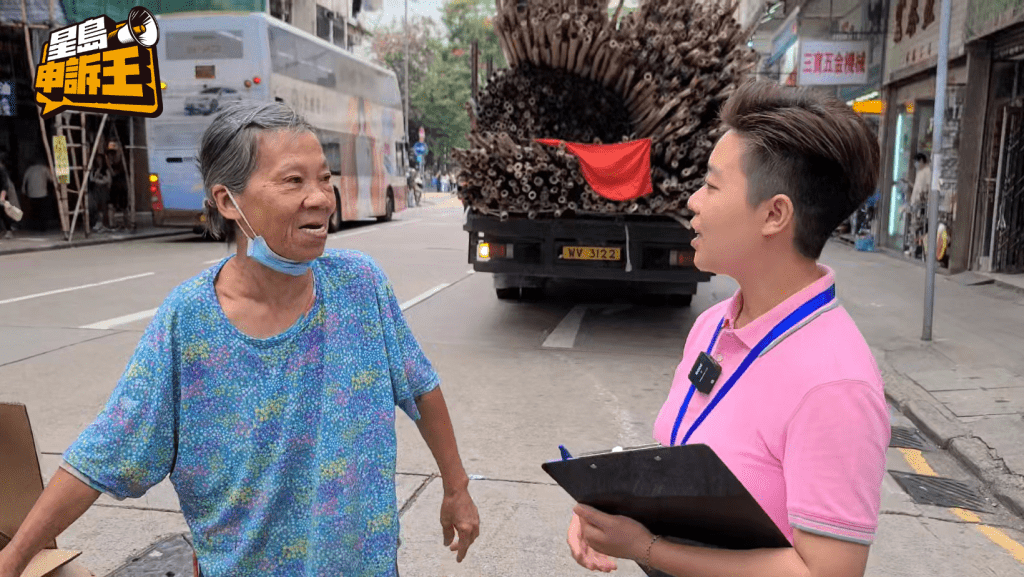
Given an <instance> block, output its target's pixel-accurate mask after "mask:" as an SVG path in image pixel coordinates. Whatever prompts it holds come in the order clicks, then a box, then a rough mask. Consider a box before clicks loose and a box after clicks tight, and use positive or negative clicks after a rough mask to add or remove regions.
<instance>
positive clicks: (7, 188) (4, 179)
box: [0, 151, 21, 240]
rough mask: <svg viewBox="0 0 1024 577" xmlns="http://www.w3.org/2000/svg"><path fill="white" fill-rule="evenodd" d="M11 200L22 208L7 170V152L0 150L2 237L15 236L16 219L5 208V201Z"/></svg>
mask: <svg viewBox="0 0 1024 577" xmlns="http://www.w3.org/2000/svg"><path fill="white" fill-rule="evenodd" d="M5 202H9V203H10V204H11V205H12V206H14V207H15V208H21V203H19V202H18V191H17V190H15V189H14V182H13V181H12V180H11V176H10V174H9V173H8V172H7V153H6V152H2V151H0V238H3V239H5V240H10V239H12V238H14V232H13V230H14V219H13V218H11V217H10V216H9V215H8V214H7V212H6V211H5V210H4V203H5Z"/></svg>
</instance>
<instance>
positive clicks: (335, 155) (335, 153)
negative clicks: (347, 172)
mask: <svg viewBox="0 0 1024 577" xmlns="http://www.w3.org/2000/svg"><path fill="white" fill-rule="evenodd" d="M322 146H323V148H324V156H326V157H327V166H328V168H330V169H331V174H334V175H339V174H341V144H340V143H338V142H330V141H327V142H323V143H322Z"/></svg>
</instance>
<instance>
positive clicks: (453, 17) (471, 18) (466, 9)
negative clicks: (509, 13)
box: [441, 0, 508, 86]
mask: <svg viewBox="0 0 1024 577" xmlns="http://www.w3.org/2000/svg"><path fill="white" fill-rule="evenodd" d="M497 15H498V13H497V8H496V7H495V5H494V0H447V2H445V4H444V7H443V9H442V16H441V22H442V23H444V26H445V28H447V29H448V44H449V48H451V50H453V51H455V52H456V53H463V52H464V53H465V55H466V57H467V58H469V57H470V54H471V47H472V45H473V41H474V40H475V41H476V42H477V47H478V48H479V50H480V75H481V76H480V79H481V80H480V86H483V85H484V82H485V81H486V78H485V76H484V75H485V74H486V63H487V59H488V58H492V59H493V60H494V68H495V69H498V68H505V67H506V66H508V63H507V62H505V55H504V54H503V53H502V51H501V44H500V43H499V42H498V34H497V33H496V32H495V30H494V20H495V18H496V17H497ZM468 62H469V61H468V60H467V63H468ZM469 65H470V66H471V64H469Z"/></svg>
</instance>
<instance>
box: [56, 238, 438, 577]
mask: <svg viewBox="0 0 1024 577" xmlns="http://www.w3.org/2000/svg"><path fill="white" fill-rule="evenodd" d="M229 258H230V257H229ZM227 260H228V259H227V258H225V259H224V260H223V261H221V262H220V263H219V264H217V265H216V266H214V267H212V268H210V269H209V270H207V271H205V272H203V273H201V274H199V275H198V276H196V277H195V278H193V279H191V280H189V281H187V282H185V283H183V284H182V285H181V286H179V287H178V288H176V289H175V290H174V292H172V293H171V295H170V296H169V297H168V298H167V300H166V301H165V302H164V303H163V305H162V306H161V307H160V309H159V310H158V311H157V313H156V316H155V318H154V319H153V321H152V322H151V323H150V325H149V326H148V328H147V329H146V331H145V334H144V335H143V337H142V339H141V341H140V342H139V345H138V347H137V348H136V350H135V353H134V356H133V357H132V359H131V361H130V362H129V363H128V367H127V369H126V370H125V373H124V375H123V376H122V378H121V380H120V382H119V383H118V385H117V387H116V389H115V390H114V392H113V394H112V395H111V397H110V400H109V401H108V403H107V405H106V407H105V408H104V410H103V412H102V413H101V414H100V415H99V417H98V418H97V419H96V421H95V422H94V423H92V424H91V425H90V426H89V427H88V428H86V430H85V431H84V432H83V433H82V434H81V436H80V437H79V438H78V440H77V441H75V443H74V444H72V446H71V447H70V448H68V450H67V451H66V452H65V454H64V460H65V464H66V465H68V466H70V468H71V469H74V470H73V471H72V472H73V473H76V474H78V475H79V476H81V477H82V478H84V480H85V481H86V482H88V483H89V484H90V485H91V486H92V487H93V488H94V489H96V490H98V491H101V492H104V493H108V494H110V495H112V496H113V497H115V498H118V499H124V498H128V497H140V496H142V495H143V494H144V493H145V492H146V491H147V490H148V489H149V488H150V487H152V486H153V485H155V484H157V483H159V482H160V481H161V480H163V478H164V477H166V476H168V475H170V479H171V482H172V483H173V485H174V488H175V490H176V491H177V493H178V498H179V501H180V503H181V508H182V512H183V513H184V516H185V520H186V521H187V522H188V525H189V527H190V528H191V530H192V534H193V539H194V542H195V548H196V553H197V556H198V558H199V561H200V565H201V567H202V571H203V574H204V575H205V577H226V576H232V577H243V576H249V575H254V576H255V575H259V576H261V577H263V576H267V575H274V576H275V577H283V576H290V575H296V576H298V575H303V576H314V575H317V576H319V575H344V576H345V577H391V576H393V575H394V574H395V571H396V564H395V559H396V556H397V540H398V514H397V507H396V495H395V457H396V439H395V426H394V425H395V406H399V407H401V408H402V410H403V411H405V413H406V414H407V415H409V417H410V418H412V419H416V420H418V419H419V411H418V410H417V408H416V403H415V397H417V396H420V395H423V394H425V393H427V392H429V391H431V390H433V389H434V388H435V387H437V386H438V384H439V378H438V375H437V373H436V372H435V371H434V369H433V367H432V366H431V364H430V362H429V361H428V360H427V358H426V357H425V356H424V354H423V352H422V350H421V349H420V346H419V344H418V343H417V342H416V339H415V338H414V337H413V335H412V333H411V332H410V330H409V327H408V325H407V324H406V323H405V320H404V318H403V317H402V312H401V308H400V307H399V304H398V302H397V300H396V298H395V294H394V291H393V289H392V286H391V284H390V282H389V281H388V279H387V277H386V276H385V274H384V272H383V271H381V269H380V268H379V267H378V266H377V265H376V264H375V263H374V262H373V260H371V259H370V258H369V257H368V256H366V255H364V254H361V253H358V252H355V251H334V250H329V251H326V252H325V254H324V256H322V257H321V258H319V259H317V260H316V261H315V263H314V265H313V273H314V279H315V287H316V288H315V290H316V300H315V303H314V305H313V307H312V309H311V310H310V311H309V313H308V314H306V315H305V316H303V317H302V318H301V319H299V321H298V322H297V323H296V324H295V325H294V326H292V327H291V328H290V329H288V330H287V331H285V332H284V333H282V334H280V335H278V336H275V337H272V338H269V339H255V338H251V337H249V336H246V335H245V334H243V333H242V332H240V331H239V330H238V329H237V328H236V327H235V326H234V325H232V324H231V322H230V321H229V320H228V319H227V317H226V316H225V315H224V312H223V309H221V307H220V304H219V301H218V299H217V295H216V293H215V291H214V280H215V279H216V277H217V274H218V273H219V272H220V269H221V268H222V267H223V266H224V264H225V263H226V262H227Z"/></svg>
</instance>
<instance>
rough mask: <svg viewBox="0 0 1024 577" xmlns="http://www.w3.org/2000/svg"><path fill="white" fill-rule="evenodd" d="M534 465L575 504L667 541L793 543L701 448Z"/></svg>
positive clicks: (745, 545)
mask: <svg viewBox="0 0 1024 577" xmlns="http://www.w3.org/2000/svg"><path fill="white" fill-rule="evenodd" d="M541 467H542V468H543V469H544V472H546V473H547V474H548V475H550V476H551V478H553V479H554V480H555V481H556V482H557V483H558V484H559V485H561V487H562V488H563V489H565V491H566V492H567V493H569V495H570V496H571V497H572V498H573V499H575V500H576V501H577V502H579V503H583V504H584V505H590V506H591V507H594V508H595V509H598V510H600V511H603V512H605V513H608V514H610V515H625V516H626V517H630V518H632V519H635V520H637V521H639V522H640V523H642V524H643V525H644V526H645V527H647V529H648V530H649V531H651V532H652V533H654V534H655V535H662V536H664V537H665V538H666V539H668V540H671V541H676V542H681V543H687V544H692V545H699V546H703V547H712V548H719V549H760V548H779V547H791V546H792V545H791V544H790V543H789V540H788V539H786V536H785V535H784V534H783V533H782V531H780V530H779V528H778V527H777V526H776V525H775V522H774V521H772V519H771V517H769V516H768V513H766V512H765V511H764V509H762V508H761V506H760V505H759V504H758V503H757V501H756V500H755V499H754V497H753V496H751V495H750V493H749V492H748V491H747V489H746V488H745V487H744V486H743V484H742V483H740V481H739V479H737V478H736V476H735V475H734V474H733V473H732V471H730V470H729V468H728V467H726V466H725V463H723V462H722V460H721V459H720V458H719V457H718V455H717V454H715V452H714V451H713V450H712V449H711V447H709V446H707V445H700V444H696V445H682V446H676V447H662V446H660V445H655V446H653V447H651V448H643V447H641V448H636V449H625V450H622V451H617V452H605V453H596V454H590V455H584V456H580V457H578V458H574V459H568V460H563V461H551V462H548V463H544V464H543V465H541ZM649 574H650V575H659V574H661V575H663V573H660V572H654V573H649Z"/></svg>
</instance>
